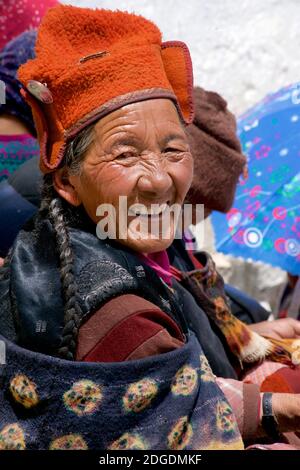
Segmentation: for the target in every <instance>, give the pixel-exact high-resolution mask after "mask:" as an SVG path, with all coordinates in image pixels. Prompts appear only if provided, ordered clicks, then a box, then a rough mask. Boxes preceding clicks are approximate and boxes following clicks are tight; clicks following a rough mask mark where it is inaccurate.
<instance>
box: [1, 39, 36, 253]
mask: <svg viewBox="0 0 300 470" xmlns="http://www.w3.org/2000/svg"><path fill="white" fill-rule="evenodd" d="M35 40H36V31H27V32H24V33H22V34H21V35H20V36H18V37H16V38H15V39H13V40H12V41H10V42H9V43H8V44H7V45H6V46H5V47H4V49H3V50H2V51H1V53H0V80H1V81H2V83H3V84H5V102H4V103H1V105H0V257H1V256H2V257H4V256H5V255H6V254H7V251H8V249H9V247H10V245H11V243H12V241H13V240H14V238H15V236H16V235H17V233H18V231H19V230H20V228H21V227H22V225H23V224H24V221H25V220H27V219H28V218H29V217H31V216H32V215H33V214H34V212H35V207H34V205H32V203H31V202H30V201H29V200H28V199H27V197H25V198H24V196H27V195H28V196H29V194H30V192H31V194H33V193H35V192H36V191H37V188H35V187H34V178H33V174H34V171H33V168H32V163H31V159H32V158H33V157H37V156H38V155H39V144H38V141H37V139H36V131H35V127H34V123H33V118H32V113H31V109H30V106H28V104H27V103H26V102H25V101H24V99H23V98H22V96H21V94H20V89H21V84H20V82H19V80H18V79H17V70H18V68H19V66H20V65H22V64H23V63H25V62H26V61H27V60H28V59H32V58H33V57H34V55H35V52H34V45H35ZM26 162H28V163H30V170H29V174H30V178H27V179H26V178H25V180H23V182H22V186H23V187H24V191H23V194H22V195H21V194H20V192H19V191H18V187H17V186H16V185H15V184H14V182H13V181H14V175H15V172H16V170H17V169H18V168H20V167H21V166H22V165H23V164H24V163H26ZM33 165H36V168H37V163H36V159H34V161H33ZM26 168H27V167H26ZM23 172H24V170H23V169H22V174H23ZM26 187H27V188H28V191H27V193H26V190H25V188H26Z"/></svg>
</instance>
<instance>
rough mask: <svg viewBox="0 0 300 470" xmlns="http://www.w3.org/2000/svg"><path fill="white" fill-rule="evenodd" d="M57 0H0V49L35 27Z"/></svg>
mask: <svg viewBox="0 0 300 470" xmlns="http://www.w3.org/2000/svg"><path fill="white" fill-rule="evenodd" d="M57 3H59V2H58V1H57V0H0V49H2V48H3V47H4V46H5V44H7V43H8V42H9V41H10V40H11V39H13V38H15V37H16V36H18V35H19V34H21V33H23V32H24V31H27V30H28V29H34V28H37V27H38V26H39V24H40V22H41V19H42V17H43V16H44V14H45V13H46V11H47V10H48V8H50V7H53V6H54V5H57Z"/></svg>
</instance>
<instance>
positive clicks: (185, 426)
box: [168, 416, 193, 450]
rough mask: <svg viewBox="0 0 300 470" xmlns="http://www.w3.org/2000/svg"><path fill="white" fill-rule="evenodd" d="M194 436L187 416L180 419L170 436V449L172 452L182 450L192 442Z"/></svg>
mask: <svg viewBox="0 0 300 470" xmlns="http://www.w3.org/2000/svg"><path fill="white" fill-rule="evenodd" d="M192 436H193V429H192V426H191V424H190V423H189V421H188V417H187V416H183V417H182V418H180V419H179V420H178V421H177V423H176V424H175V426H173V428H172V430H171V432H170V433H169V435H168V448H169V449H172V450H182V449H184V448H185V447H186V446H187V445H188V443H189V442H190V440H191V438H192Z"/></svg>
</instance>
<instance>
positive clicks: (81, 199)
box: [68, 99, 193, 253]
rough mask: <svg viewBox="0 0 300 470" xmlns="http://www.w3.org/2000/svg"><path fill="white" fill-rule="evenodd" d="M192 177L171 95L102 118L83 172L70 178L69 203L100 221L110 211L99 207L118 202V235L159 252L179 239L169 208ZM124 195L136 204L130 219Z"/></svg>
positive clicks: (141, 248)
mask: <svg viewBox="0 0 300 470" xmlns="http://www.w3.org/2000/svg"><path fill="white" fill-rule="evenodd" d="M192 176H193V161H192V156H191V153H190V150H189V145H188V142H187V138H186V135H185V131H184V129H183V128H182V125H181V123H180V120H179V117H178V114H177V111H176V108H175V106H174V104H173V103H172V102H171V101H170V100H167V99H154V100H147V101H143V102H139V103H134V104H130V105H127V106H124V107H123V108H121V109H119V110H117V111H114V112H112V113H111V114H109V115H108V116H106V117H104V118H102V119H100V120H99V121H98V122H97V124H96V125H95V140H94V143H93V144H92V146H91V147H90V149H89V151H88V152H87V154H86V156H85V159H84V161H83V163H82V171H81V173H80V174H79V175H76V176H69V178H68V180H69V182H70V185H71V187H72V188H73V189H72V190H73V196H72V197H71V198H70V197H69V196H70V195H69V196H68V201H69V202H71V203H72V204H74V205H79V204H83V206H84V208H85V210H86V212H87V214H88V215H89V217H90V218H91V219H92V220H93V221H94V222H95V223H99V221H100V220H102V221H103V220H104V217H105V216H106V215H107V213H104V212H103V211H99V210H98V215H97V208H98V206H100V205H103V204H107V205H111V206H113V207H114V208H115V210H116V219H115V225H116V227H115V228H116V230H115V236H116V239H117V240H118V241H119V242H120V243H122V244H124V245H126V246H128V247H130V248H132V249H134V250H135V251H138V252H143V253H151V252H157V251H160V250H163V249H165V248H167V247H168V246H169V245H170V244H171V243H172V241H173V239H174V235H175V228H176V227H175V219H176V217H175V215H174V214H173V212H172V211H170V210H168V208H169V207H170V206H171V205H173V204H178V205H182V203H183V201H184V198H185V195H186V193H187V191H188V189H189V187H190V184H191V181H192ZM120 196H123V197H126V199H125V198H123V203H124V201H126V203H127V207H128V209H130V207H132V206H133V207H134V208H133V211H131V210H129V215H128V216H127V214H126V218H125V222H124V214H125V208H124V206H122V204H121V206H120ZM141 204H142V205H143V207H142V206H140V207H139V206H138V205H141ZM102 207H103V206H102ZM107 207H108V206H107ZM145 209H146V210H145ZM119 212H120V213H121V215H122V217H121V219H122V220H120V214H119ZM166 213H168V217H167V220H168V227H167V229H166V225H165V221H166V219H164V215H165V214H166ZM163 220H164V227H163V226H162V225H163V224H162V222H163ZM140 221H142V227H141V224H140V223H139V222H140ZM151 224H152V225H151ZM98 226H99V224H98ZM124 226H125V229H126V230H125V232H126V233H125V236H124ZM153 227H154V231H155V234H154V236H152V233H151V230H152V229H153ZM157 230H158V232H157ZM108 232H109V230H108ZM157 235H158V236H157Z"/></svg>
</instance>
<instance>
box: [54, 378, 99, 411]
mask: <svg viewBox="0 0 300 470" xmlns="http://www.w3.org/2000/svg"><path fill="white" fill-rule="evenodd" d="M63 399H64V403H65V406H66V408H67V409H68V410H70V411H73V412H74V413H76V414H77V415H78V416H82V415H86V414H91V413H94V411H96V409H97V408H98V406H99V404H100V402H101V399H102V392H101V389H100V387H99V386H98V385H97V384H95V383H94V382H92V381H91V380H86V379H84V380H79V381H78V382H75V383H74V384H73V385H72V387H71V388H70V390H68V391H67V392H65V393H64V396H63Z"/></svg>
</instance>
